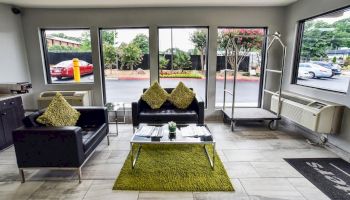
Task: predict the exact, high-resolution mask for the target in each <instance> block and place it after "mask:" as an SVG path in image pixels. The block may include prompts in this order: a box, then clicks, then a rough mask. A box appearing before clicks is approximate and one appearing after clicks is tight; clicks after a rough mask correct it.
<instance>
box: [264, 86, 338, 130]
mask: <svg viewBox="0 0 350 200" xmlns="http://www.w3.org/2000/svg"><path fill="white" fill-rule="evenodd" d="M277 109H278V96H277V95H273V96H272V98H271V111H273V112H277ZM343 110H344V106H342V105H339V104H335V103H330V102H325V101H320V100H316V99H311V98H307V97H304V96H301V95H297V94H294V93H288V92H283V93H282V98H281V116H282V117H285V118H287V119H289V120H291V121H293V122H295V123H297V124H299V125H301V126H303V127H305V128H307V129H310V130H311V131H314V132H317V133H324V134H335V133H338V132H339V131H340V127H341V122H342V118H343Z"/></svg>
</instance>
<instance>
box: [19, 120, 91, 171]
mask: <svg viewBox="0 0 350 200" xmlns="http://www.w3.org/2000/svg"><path fill="white" fill-rule="evenodd" d="M13 143H14V147H15V152H16V157H17V164H18V167H22V168H26V167H74V168H75V167H80V166H81V165H82V164H83V162H84V160H85V157H84V149H83V143H82V133H81V128H80V127H76V126H67V127H37V128H25V127H21V128H18V129H16V130H14V131H13Z"/></svg>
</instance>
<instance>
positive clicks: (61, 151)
mask: <svg viewBox="0 0 350 200" xmlns="http://www.w3.org/2000/svg"><path fill="white" fill-rule="evenodd" d="M76 109H77V110H78V111H79V112H80V113H81V115H80V117H79V120H78V122H77V125H76V126H66V127H46V126H44V125H41V124H39V123H37V122H36V118H37V117H38V116H40V115H41V114H42V113H43V111H38V112H35V113H32V114H31V115H29V116H27V117H25V118H24V119H23V123H24V125H25V126H24V127H21V128H18V129H16V130H14V131H13V142H14V147H15V152H16V157H17V164H18V168H19V171H20V176H21V178H22V182H24V181H25V178H24V173H23V169H25V168H54V169H70V170H77V172H78V178H79V182H81V167H82V166H83V164H84V163H85V161H86V160H87V159H88V158H89V156H90V155H91V154H92V152H94V150H95V148H96V147H97V146H98V144H100V142H101V141H102V140H103V138H104V137H105V136H106V135H107V134H108V132H109V129H108V118H107V117H108V116H107V109H106V108H104V107H76ZM107 139H108V137H107ZM108 143H109V141H108Z"/></svg>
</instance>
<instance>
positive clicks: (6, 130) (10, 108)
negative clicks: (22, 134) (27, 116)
mask: <svg viewBox="0 0 350 200" xmlns="http://www.w3.org/2000/svg"><path fill="white" fill-rule="evenodd" d="M23 118H24V109H23V103H22V98H21V97H18V96H17V97H13V98H9V99H5V100H0V149H4V148H6V147H8V146H10V145H12V144H13V142H12V131H13V130H14V129H16V128H18V127H20V126H22V119H23Z"/></svg>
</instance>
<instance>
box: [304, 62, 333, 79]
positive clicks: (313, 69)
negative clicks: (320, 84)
mask: <svg viewBox="0 0 350 200" xmlns="http://www.w3.org/2000/svg"><path fill="white" fill-rule="evenodd" d="M300 69H302V70H306V71H308V72H309V74H310V75H311V78H331V77H332V76H333V72H332V70H331V69H328V68H325V67H322V66H320V65H317V64H314V63H300V64H299V70H300Z"/></svg>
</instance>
